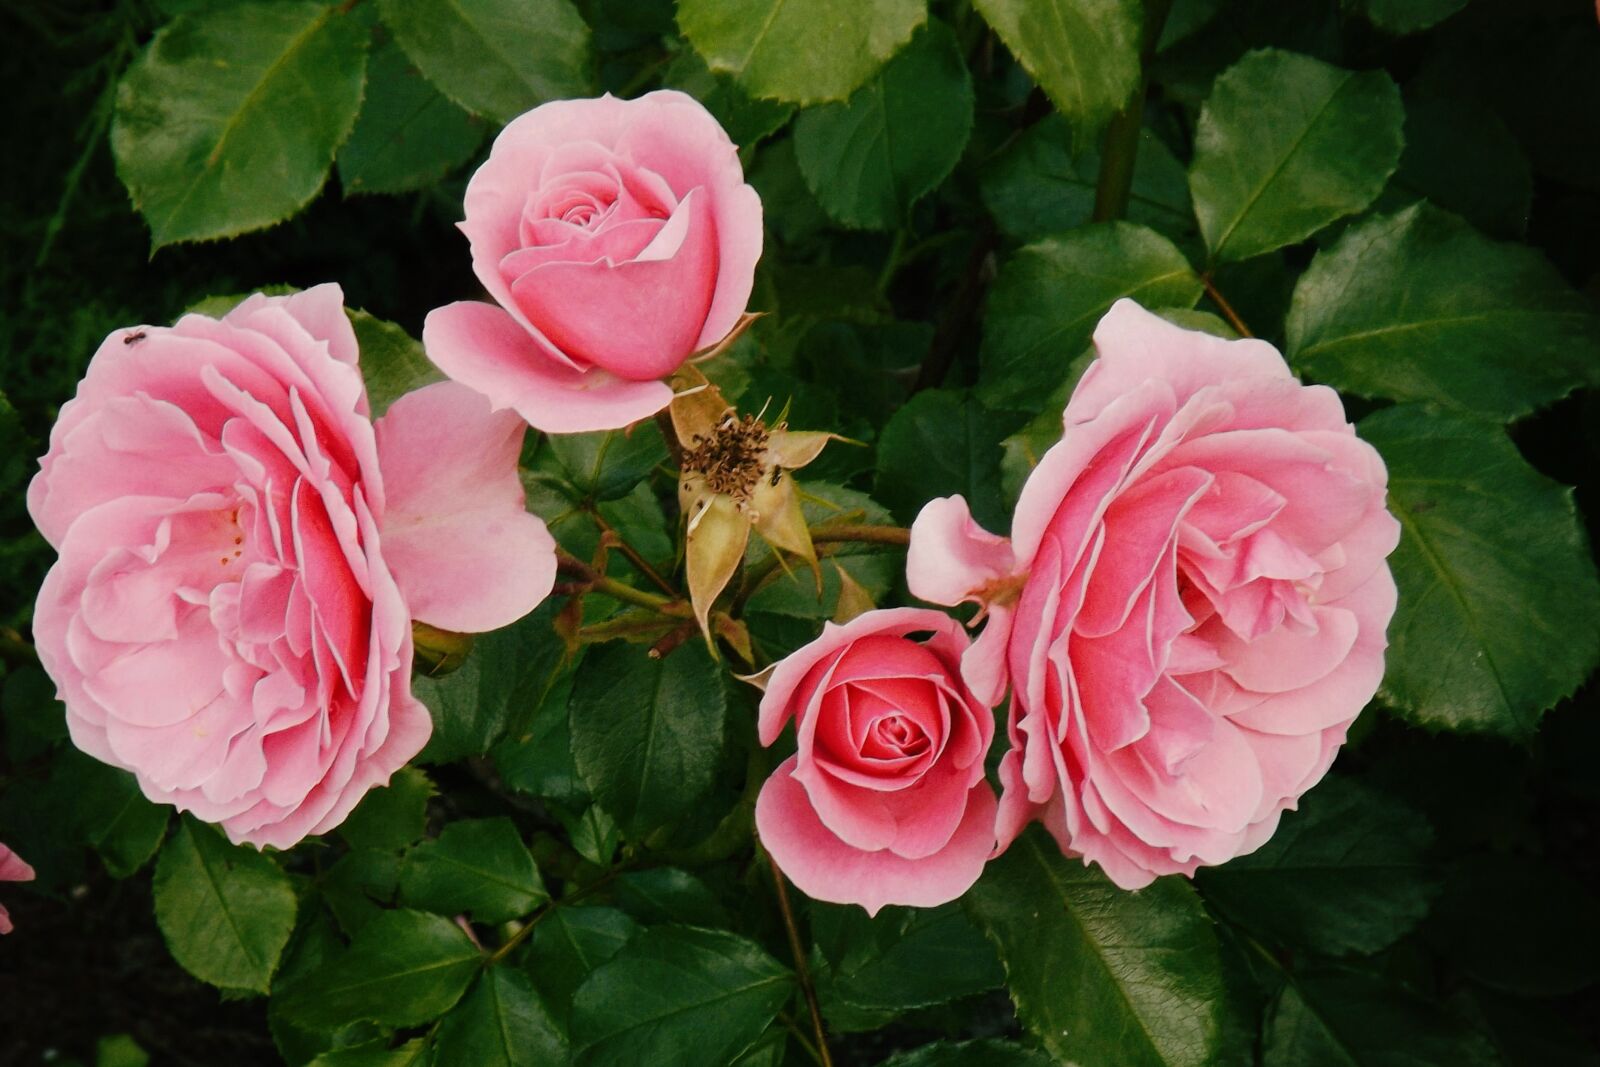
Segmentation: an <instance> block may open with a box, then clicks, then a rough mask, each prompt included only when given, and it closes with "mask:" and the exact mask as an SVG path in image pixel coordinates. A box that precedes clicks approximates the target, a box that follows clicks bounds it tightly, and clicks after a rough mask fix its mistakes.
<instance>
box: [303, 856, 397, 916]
mask: <svg viewBox="0 0 1600 1067" xmlns="http://www.w3.org/2000/svg"><path fill="white" fill-rule="evenodd" d="M317 884H318V887H319V888H320V889H321V890H322V899H323V901H324V903H326V904H327V905H328V910H330V911H332V912H333V916H334V918H336V919H338V920H339V926H340V928H341V929H343V930H344V932H345V933H347V934H351V935H354V934H356V933H358V932H359V931H360V930H361V928H362V927H363V926H366V925H367V923H369V922H371V921H372V920H373V919H375V918H377V917H378V916H379V915H382V914H383V912H384V908H383V907H382V906H381V905H384V904H393V903H394V898H395V894H396V893H398V892H399V890H400V857H399V856H398V855H397V854H396V853H395V852H394V851H392V850H383V851H380V850H378V849H375V848H353V849H351V850H350V851H349V852H346V853H345V854H344V855H343V856H340V857H339V858H338V859H337V860H336V861H334V863H333V864H332V865H331V866H330V867H329V868H328V869H327V870H326V871H324V872H323V873H322V876H321V877H320V878H319V879H318V880H317Z"/></svg>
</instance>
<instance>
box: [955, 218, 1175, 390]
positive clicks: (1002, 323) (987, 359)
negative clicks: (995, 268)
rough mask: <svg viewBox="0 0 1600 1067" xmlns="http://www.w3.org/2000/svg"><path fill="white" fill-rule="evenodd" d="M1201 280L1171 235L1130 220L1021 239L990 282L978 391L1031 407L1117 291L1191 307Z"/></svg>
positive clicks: (1146, 301)
mask: <svg viewBox="0 0 1600 1067" xmlns="http://www.w3.org/2000/svg"><path fill="white" fill-rule="evenodd" d="M1201 288H1202V287H1201V284H1200V279H1199V277H1198V276H1197V275H1196V274H1195V272H1194V270H1193V268H1191V267H1190V266H1189V261H1188V260H1187V259H1185V258H1184V255H1183V253H1182V252H1180V251H1178V249H1177V247H1176V246H1175V245H1174V244H1173V243H1172V242H1171V241H1169V240H1167V239H1166V238H1165V237H1162V236H1161V235H1160V234H1158V233H1156V232H1155V231H1154V230H1149V229H1146V228H1145V227H1143V226H1135V225H1133V224H1132V223H1126V222H1104V223H1097V224H1095V225H1092V226H1084V227H1082V228H1081V229H1077V230H1074V231H1072V232H1071V233H1068V234H1064V235H1062V236H1060V237H1051V238H1047V239H1045V240H1043V241H1040V242H1038V243H1037V244H1031V245H1028V246H1026V247H1025V248H1023V249H1021V250H1020V251H1018V252H1017V253H1016V254H1015V255H1013V256H1012V257H1011V258H1010V259H1009V260H1007V261H1006V262H1005V264H1004V266H1002V267H1001V268H1000V274H999V276H998V277H997V278H995V281H994V286H993V288H991V289H990V291H989V304H988V310H987V311H986V312H985V314H984V321H983V351H982V358H983V364H982V370H981V372H980V374H979V375H978V398H979V399H980V400H982V401H983V402H984V403H986V404H988V405H989V406H990V407H996V408H1017V409H1020V410H1025V411H1032V410H1034V407H1035V405H1037V404H1039V403H1040V402H1042V401H1044V400H1045V399H1046V398H1048V397H1049V396H1050V395H1051V393H1052V392H1053V391H1054V390H1055V389H1056V387H1057V386H1059V385H1060V384H1061V383H1062V382H1063V381H1065V380H1066V378H1067V374H1068V367H1069V365H1070V364H1071V362H1072V361H1073V360H1074V359H1076V358H1077V357H1078V356H1079V354H1081V353H1082V352H1083V350H1084V347H1085V346H1086V345H1087V344H1088V343H1089V338H1090V336H1091V335H1092V334H1093V333H1094V328H1095V324H1096V323H1098V322H1099V321H1100V318H1101V316H1102V315H1104V314H1105V313H1106V311H1107V310H1109V309H1110V307H1111V305H1112V304H1114V303H1116V302H1117V300H1119V299H1120V298H1122V297H1125V296H1126V297H1132V298H1133V299H1134V300H1137V301H1138V302H1139V303H1141V304H1143V305H1144V306H1145V307H1161V306H1169V305H1170V306H1175V307H1178V306H1181V307H1192V306H1193V305H1194V303H1195V301H1196V300H1199V299H1200V293H1201Z"/></svg>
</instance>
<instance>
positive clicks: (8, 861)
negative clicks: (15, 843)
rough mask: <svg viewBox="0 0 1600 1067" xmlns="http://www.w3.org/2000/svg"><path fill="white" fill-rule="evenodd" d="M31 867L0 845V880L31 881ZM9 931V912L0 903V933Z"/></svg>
mask: <svg viewBox="0 0 1600 1067" xmlns="http://www.w3.org/2000/svg"><path fill="white" fill-rule="evenodd" d="M31 881H33V868H32V867H30V866H28V865H27V864H26V863H23V862H22V857H21V856H19V855H17V854H16V853H15V852H12V851H11V850H10V849H9V848H7V847H6V846H5V845H0V882H31ZM10 932H11V914H10V913H9V912H7V911H6V908H5V905H4V904H0V934H9V933H10Z"/></svg>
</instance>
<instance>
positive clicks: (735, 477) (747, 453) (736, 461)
mask: <svg viewBox="0 0 1600 1067" xmlns="http://www.w3.org/2000/svg"><path fill="white" fill-rule="evenodd" d="M770 436H771V435H770V431H768V429H767V427H766V424H765V423H763V422H762V421H761V420H760V419H758V418H756V417H755V416H754V415H745V416H743V417H742V418H741V417H739V416H736V415H734V414H732V413H731V412H730V413H729V414H728V415H726V416H724V418H723V420H722V421H721V422H720V423H718V424H717V427H716V429H715V430H713V431H712V432H711V436H709V437H700V436H696V437H695V439H694V441H693V443H691V444H689V445H686V446H685V447H684V450H683V469H684V470H686V471H694V472H696V473H699V474H701V475H703V476H704V477H705V480H706V488H708V489H710V490H711V491H712V492H713V493H723V494H726V495H727V496H731V497H733V498H735V499H736V500H741V501H744V500H748V499H749V498H750V494H751V492H752V491H753V490H754V489H755V487H756V483H757V482H759V481H760V480H761V476H762V473H763V472H764V470H765V468H766V452H767V442H768V439H769V437H770Z"/></svg>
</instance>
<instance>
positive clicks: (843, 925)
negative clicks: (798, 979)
mask: <svg viewBox="0 0 1600 1067" xmlns="http://www.w3.org/2000/svg"><path fill="white" fill-rule="evenodd" d="M811 937H812V940H813V941H814V942H815V943H816V945H817V947H818V949H820V950H821V952H822V955H823V958H824V959H825V961H826V962H827V966H826V967H824V968H823V969H822V970H821V972H820V973H819V974H818V975H817V976H816V978H817V987H818V995H819V996H820V997H821V999H822V1007H823V1012H824V1014H825V1015H826V1016H827V1019H828V1023H829V1025H830V1026H831V1027H832V1028H833V1029H835V1030H839V1031H850V1030H874V1029H877V1028H878V1027H880V1026H882V1025H884V1024H885V1023H887V1022H888V1021H889V1020H891V1019H892V1018H894V1017H895V1016H896V1015H898V1014H900V1013H902V1012H905V1011H909V1010H911V1009H913V1008H922V1007H928V1006H930V1005H934V1004H944V1003H947V1002H948V1001H952V1000H956V999H958V998H960V997H965V996H972V995H974V994H977V993H983V992H986V991H988V990H990V989H995V988H998V987H999V986H1000V985H1001V984H1002V983H1004V981H1005V972H1004V971H1003V970H1002V969H1001V967H1000V961H999V960H998V959H996V958H995V953H994V948H993V946H991V945H990V944H989V942H988V941H987V940H985V939H984V936H983V934H982V933H981V932H980V931H979V930H978V929H977V928H976V927H974V926H973V925H972V922H971V920H970V919H968V918H967V916H966V915H965V914H964V913H963V912H962V911H961V909H960V908H959V907H958V906H956V905H954V904H947V905H944V906H943V907H939V908H929V909H912V908H885V909H884V910H883V911H882V912H880V913H878V915H876V916H871V917H869V916H868V915H867V913H866V912H865V911H863V910H862V909H860V908H857V907H853V906H841V905H829V904H814V905H812V907H811Z"/></svg>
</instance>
